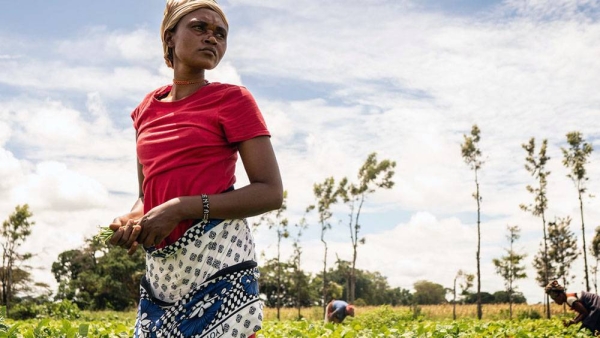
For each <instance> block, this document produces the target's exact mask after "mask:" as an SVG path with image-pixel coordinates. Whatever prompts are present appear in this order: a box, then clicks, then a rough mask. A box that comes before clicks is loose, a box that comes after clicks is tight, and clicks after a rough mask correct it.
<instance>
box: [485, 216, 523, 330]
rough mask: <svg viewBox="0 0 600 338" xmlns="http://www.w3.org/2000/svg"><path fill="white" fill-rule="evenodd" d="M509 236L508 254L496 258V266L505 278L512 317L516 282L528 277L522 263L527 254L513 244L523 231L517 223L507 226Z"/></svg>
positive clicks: (510, 315) (494, 260)
mask: <svg viewBox="0 0 600 338" xmlns="http://www.w3.org/2000/svg"><path fill="white" fill-rule="evenodd" d="M507 229H508V236H506V237H507V239H508V240H509V242H510V247H509V249H507V250H506V251H507V255H506V256H502V257H501V258H500V259H498V258H494V259H493V262H494V266H495V267H496V273H498V274H499V275H500V276H501V277H502V278H503V279H504V287H505V288H506V289H505V290H506V293H507V294H508V304H509V318H511V319H512V304H513V299H512V295H513V293H514V290H515V289H516V286H514V283H515V281H516V280H518V279H523V278H525V277H527V274H526V273H525V267H524V266H522V265H521V261H522V260H523V259H524V258H525V256H526V255H524V254H518V253H517V252H515V250H514V248H513V245H514V243H515V241H516V240H517V239H519V237H520V234H519V232H520V231H521V230H520V229H519V227H518V226H517V225H514V226H510V225H509V226H507Z"/></svg>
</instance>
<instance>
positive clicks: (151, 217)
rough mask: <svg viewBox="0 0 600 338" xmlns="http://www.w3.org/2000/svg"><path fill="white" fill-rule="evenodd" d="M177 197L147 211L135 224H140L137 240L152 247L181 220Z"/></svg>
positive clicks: (145, 245) (167, 234)
mask: <svg viewBox="0 0 600 338" xmlns="http://www.w3.org/2000/svg"><path fill="white" fill-rule="evenodd" d="M178 201H179V200H178V199H172V200H169V201H167V202H165V203H163V204H161V205H159V206H157V207H154V208H152V209H151V210H150V211H148V212H147V213H146V214H145V215H144V216H143V217H142V218H141V219H139V220H138V221H137V222H136V224H137V225H139V226H141V233H140V235H139V240H138V242H139V243H141V244H142V245H144V247H152V246H155V245H158V244H159V243H160V242H162V241H163V240H164V239H165V238H166V237H167V236H169V234H170V233H171V231H173V229H175V227H176V226H177V224H179V222H181V220H182V219H181V217H180V216H179V212H178V211H177V205H178Z"/></svg>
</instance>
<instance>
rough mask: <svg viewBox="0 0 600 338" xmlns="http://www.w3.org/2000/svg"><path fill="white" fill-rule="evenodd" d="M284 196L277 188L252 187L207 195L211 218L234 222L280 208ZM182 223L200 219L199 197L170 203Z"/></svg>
mask: <svg viewBox="0 0 600 338" xmlns="http://www.w3.org/2000/svg"><path fill="white" fill-rule="evenodd" d="M282 199H283V192H282V189H281V187H280V186H278V185H272V184H266V183H253V184H250V185H248V186H245V187H243V188H240V189H238V190H234V191H230V192H226V193H222V194H215V195H208V200H209V205H210V208H209V209H210V210H209V211H210V213H209V217H210V218H222V219H236V218H245V217H251V216H256V215H260V214H262V213H265V212H267V211H271V210H275V209H278V208H280V207H281V203H282ZM170 203H172V207H173V208H175V209H174V210H175V212H176V213H177V215H179V217H180V218H181V220H184V219H200V218H202V216H203V211H204V208H203V204H202V197H201V196H200V195H198V196H183V197H179V198H175V199H174V200H172V201H170Z"/></svg>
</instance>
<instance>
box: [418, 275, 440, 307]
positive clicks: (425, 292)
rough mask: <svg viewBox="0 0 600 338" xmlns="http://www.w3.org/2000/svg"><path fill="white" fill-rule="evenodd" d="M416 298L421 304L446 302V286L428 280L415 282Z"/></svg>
mask: <svg viewBox="0 0 600 338" xmlns="http://www.w3.org/2000/svg"><path fill="white" fill-rule="evenodd" d="M413 287H414V289H415V294H414V297H415V300H416V302H417V304H419V305H432V304H443V303H446V288H444V287H443V286H442V285H440V284H437V283H433V282H430V281H426V280H420V281H417V282H415V283H414V284H413Z"/></svg>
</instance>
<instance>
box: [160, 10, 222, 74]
mask: <svg viewBox="0 0 600 338" xmlns="http://www.w3.org/2000/svg"><path fill="white" fill-rule="evenodd" d="M200 8H208V9H211V10H213V11H215V12H216V13H217V14H219V16H221V18H222V19H223V22H225V25H226V26H227V27H228V28H229V23H228V22H227V18H226V17H225V13H223V10H222V9H221V7H219V5H218V4H217V2H216V1H215V0H167V6H166V7H165V13H164V16H163V21H162V24H161V25H160V37H161V39H162V44H163V55H164V58H165V63H166V64H167V66H169V67H170V68H173V55H172V51H171V50H170V48H169V47H168V46H167V42H166V41H165V34H166V32H167V31H170V30H172V29H173V28H175V26H177V23H178V22H179V20H181V18H183V17H184V16H185V15H186V14H188V13H190V12H193V11H195V10H197V9H200Z"/></svg>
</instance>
